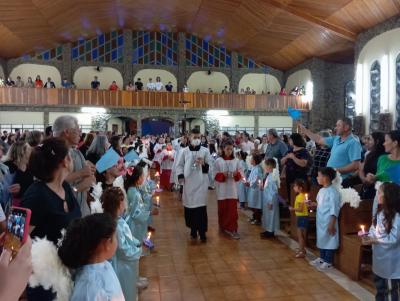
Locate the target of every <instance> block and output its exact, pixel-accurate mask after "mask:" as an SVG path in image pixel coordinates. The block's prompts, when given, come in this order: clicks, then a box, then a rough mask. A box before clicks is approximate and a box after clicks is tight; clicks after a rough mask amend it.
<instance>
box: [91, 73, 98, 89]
mask: <svg viewBox="0 0 400 301" xmlns="http://www.w3.org/2000/svg"><path fill="white" fill-rule="evenodd" d="M90 86H91V87H92V89H94V90H98V89H99V87H100V82H99V80H98V78H97V76H95V77H94V79H93V81H92V82H91V83H90Z"/></svg>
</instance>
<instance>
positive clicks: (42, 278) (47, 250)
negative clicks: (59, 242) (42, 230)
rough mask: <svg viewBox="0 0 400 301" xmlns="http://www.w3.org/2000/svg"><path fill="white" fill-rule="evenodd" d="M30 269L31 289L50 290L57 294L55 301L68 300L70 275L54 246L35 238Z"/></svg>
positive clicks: (45, 240)
mask: <svg viewBox="0 0 400 301" xmlns="http://www.w3.org/2000/svg"><path fill="white" fill-rule="evenodd" d="M32 268H33V273H32V275H31V277H30V279H29V285H30V286H31V287H37V286H40V285H41V286H43V287H44V288H45V289H50V288H51V289H52V291H54V292H55V293H56V294H57V297H56V299H55V301H68V300H69V299H70V296H71V293H72V288H73V282H72V279H71V274H70V272H69V270H68V268H67V267H65V266H64V265H63V264H62V262H61V260H60V257H58V254H57V248H56V246H55V245H54V244H53V243H52V242H51V241H48V240H47V239H46V238H43V239H41V238H36V239H35V240H34V241H33V243H32Z"/></svg>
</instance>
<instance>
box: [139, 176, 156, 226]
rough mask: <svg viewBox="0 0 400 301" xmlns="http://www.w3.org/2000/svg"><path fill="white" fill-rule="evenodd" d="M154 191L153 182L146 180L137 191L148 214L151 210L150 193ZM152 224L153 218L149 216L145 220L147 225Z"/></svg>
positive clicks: (151, 198)
mask: <svg viewBox="0 0 400 301" xmlns="http://www.w3.org/2000/svg"><path fill="white" fill-rule="evenodd" d="M154 189H156V187H155V184H154V181H152V180H146V181H145V182H144V183H143V185H142V186H141V187H139V191H140V193H141V195H142V199H143V202H144V205H145V207H146V208H147V210H149V211H150V212H151V211H152V210H153V194H152V191H153V190H154ZM152 223H153V216H152V215H151V214H150V215H149V218H148V220H147V225H148V226H149V225H151V224H152Z"/></svg>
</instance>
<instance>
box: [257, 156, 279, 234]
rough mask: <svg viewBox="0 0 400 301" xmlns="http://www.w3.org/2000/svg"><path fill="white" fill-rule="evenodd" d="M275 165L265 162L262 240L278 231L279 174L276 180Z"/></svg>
mask: <svg viewBox="0 0 400 301" xmlns="http://www.w3.org/2000/svg"><path fill="white" fill-rule="evenodd" d="M276 165H277V164H276V161H275V160H274V159H267V160H265V172H266V173H267V174H268V176H267V179H266V180H265V184H264V190H263V191H262V195H263V198H262V212H263V214H262V227H263V229H264V230H265V231H264V232H262V233H260V236H261V238H262V239H265V238H270V237H273V236H274V235H275V231H277V230H279V222H280V219H279V201H278V189H279V173H278V175H277V176H278V178H276V176H275V173H276V172H277V169H276V167H277V166H276ZM275 169H276V170H275ZM274 170H275V173H274Z"/></svg>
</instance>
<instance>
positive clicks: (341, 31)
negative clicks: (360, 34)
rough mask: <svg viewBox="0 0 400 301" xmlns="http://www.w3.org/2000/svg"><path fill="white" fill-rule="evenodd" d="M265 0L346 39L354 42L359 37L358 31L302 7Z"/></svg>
mask: <svg viewBox="0 0 400 301" xmlns="http://www.w3.org/2000/svg"><path fill="white" fill-rule="evenodd" d="M264 1H265V2H266V3H268V4H270V5H271V6H273V7H275V8H279V9H281V10H283V11H285V12H287V13H289V14H291V15H293V16H296V17H299V18H301V19H303V20H304V21H306V22H308V23H310V24H313V25H317V26H319V27H322V28H324V29H327V30H329V31H331V32H332V33H334V34H336V35H338V36H340V37H342V38H344V39H346V40H349V41H351V42H354V41H355V40H356V38H357V34H356V33H354V32H352V31H350V30H348V29H346V28H344V27H341V26H339V25H337V24H333V23H330V22H327V21H325V20H323V19H321V18H318V17H315V16H313V15H311V14H310V13H308V12H305V11H303V10H301V9H298V8H295V7H290V6H288V5H286V4H284V3H281V2H279V1H278V0H264Z"/></svg>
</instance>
